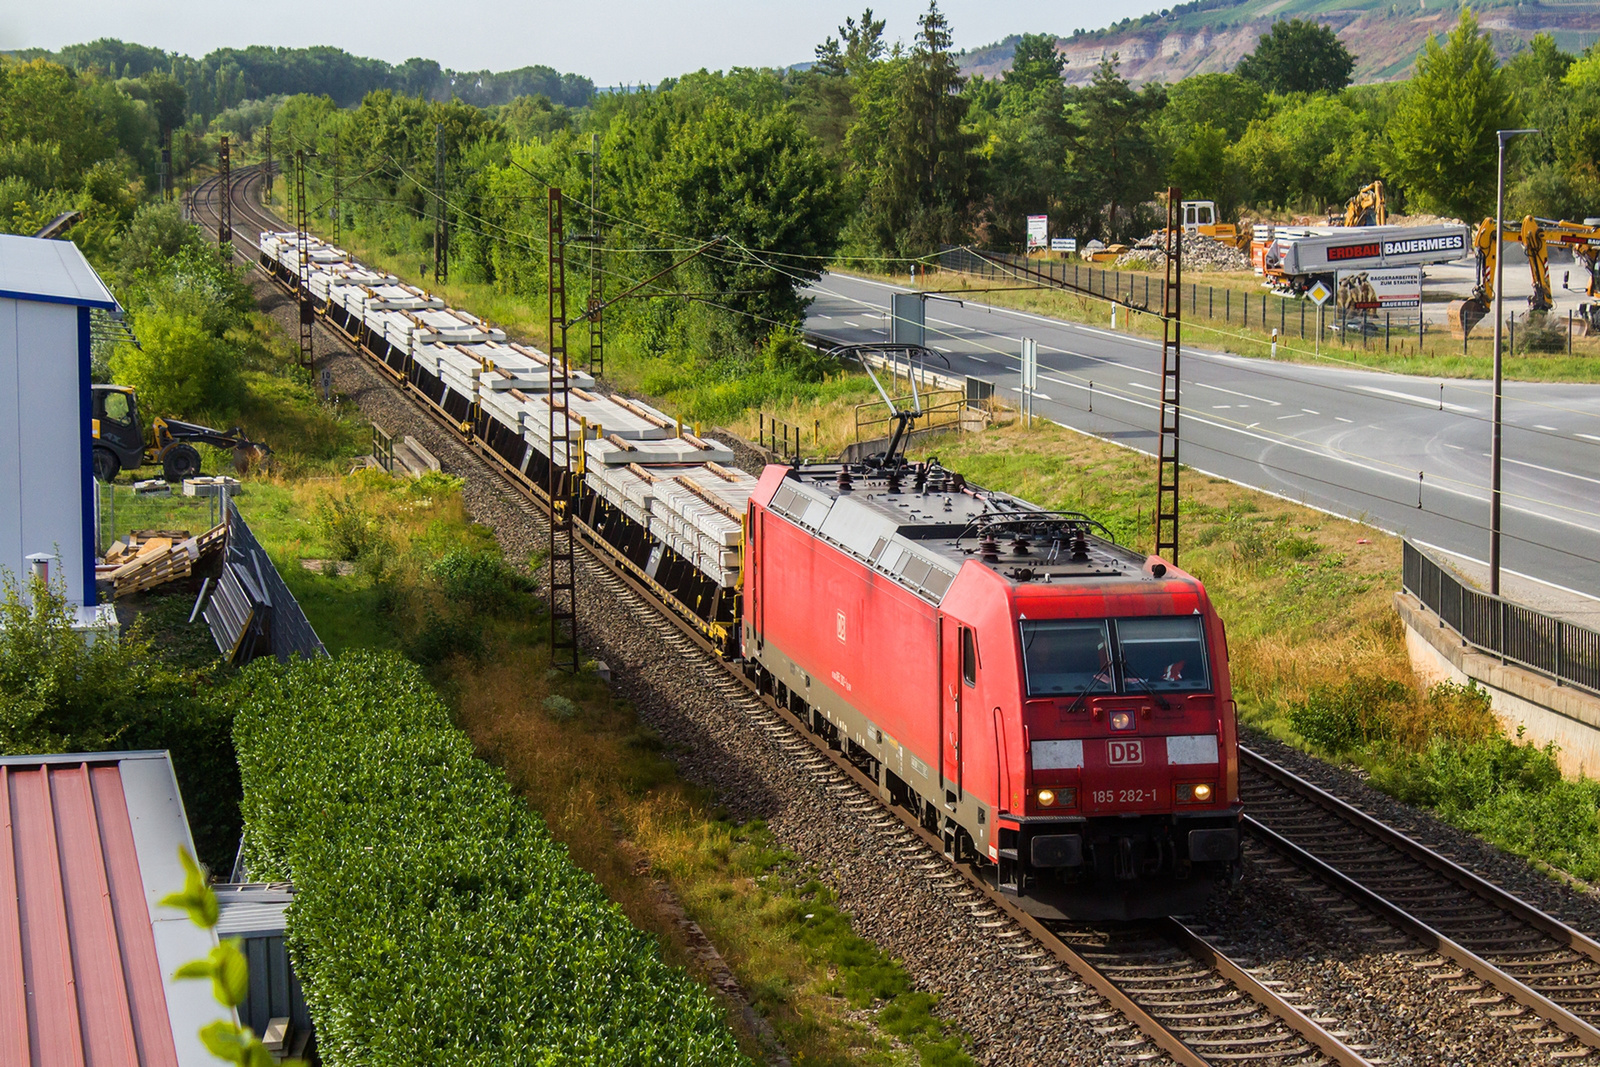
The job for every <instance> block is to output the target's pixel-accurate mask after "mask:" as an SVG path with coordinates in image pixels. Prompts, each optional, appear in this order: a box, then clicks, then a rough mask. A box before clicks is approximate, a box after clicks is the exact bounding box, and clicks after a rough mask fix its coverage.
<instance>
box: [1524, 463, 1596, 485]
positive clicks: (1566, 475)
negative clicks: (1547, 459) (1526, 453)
mask: <svg viewBox="0 0 1600 1067" xmlns="http://www.w3.org/2000/svg"><path fill="white" fill-rule="evenodd" d="M1500 461H1501V462H1502V463H1515V464H1516V465H1517V466H1519V467H1532V468H1533V469H1534V470H1536V471H1544V472H1545V473H1546V474H1559V475H1561V476H1562V477H1563V478H1576V479H1577V480H1578V481H1580V482H1588V483H1589V484H1590V485H1600V478H1589V477H1586V476H1585V475H1582V474H1573V473H1572V472H1571V471H1563V470H1557V469H1556V468H1554V467H1541V466H1539V464H1537V463H1529V462H1528V461H1527V460H1522V459H1512V458H1511V457H1509V456H1501V457H1500Z"/></svg>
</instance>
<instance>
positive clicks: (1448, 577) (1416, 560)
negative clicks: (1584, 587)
mask: <svg viewBox="0 0 1600 1067" xmlns="http://www.w3.org/2000/svg"><path fill="white" fill-rule="evenodd" d="M1401 585H1402V586H1403V587H1404V588H1405V591H1406V592H1408V593H1410V594H1411V595H1412V596H1414V597H1416V598H1417V599H1418V600H1419V601H1421V602H1422V606H1423V607H1425V608H1427V609H1428V610H1429V611H1431V612H1433V613H1434V614H1435V615H1438V616H1439V618H1440V620H1442V621H1443V622H1444V624H1445V625H1446V626H1448V627H1450V628H1451V629H1452V630H1454V631H1455V632H1456V633H1458V634H1460V635H1461V638H1462V640H1463V641H1465V642H1466V643H1467V644H1469V645H1471V646H1473V647H1474V648H1476V649H1478V650H1480V651H1482V652H1484V653H1487V654H1488V655H1491V656H1495V657H1498V658H1499V659H1500V661H1501V662H1502V663H1515V664H1516V665H1517V666H1519V667H1525V668H1527V669H1528V670H1530V671H1534V672H1535V673H1538V674H1542V675H1544V676H1545V677H1547V678H1550V679H1552V680H1553V681H1555V682H1556V683H1557V684H1558V685H1570V686H1573V687H1574V688H1577V689H1582V690H1585V691H1586V692H1590V693H1595V694H1597V695H1600V632H1597V631H1595V630H1591V629H1589V628H1588V627H1587V626H1579V625H1578V624H1577V623H1572V622H1567V621H1566V620H1565V619H1558V618H1556V617H1555V616H1553V615H1546V614H1545V613H1544V612H1542V611H1536V610H1534V609H1533V608H1529V607H1525V606H1523V605H1521V604H1514V603H1512V602H1511V601H1509V600H1507V599H1505V598H1504V597H1498V596H1491V595H1490V594H1488V593H1484V592H1481V591H1479V590H1477V589H1473V588H1470V587H1469V586H1467V585H1465V584H1464V583H1462V581H1461V580H1460V579H1459V578H1457V577H1456V576H1455V575H1454V574H1452V573H1451V572H1450V571H1449V570H1448V569H1447V568H1445V567H1443V566H1442V565H1440V564H1439V563H1437V562H1435V561H1434V560H1433V559H1431V558H1430V557H1429V556H1428V555H1427V553H1425V552H1423V551H1422V550H1421V549H1420V548H1418V547H1417V546H1415V545H1413V544H1412V543H1411V542H1410V541H1406V542H1404V550H1403V554H1402V557H1401Z"/></svg>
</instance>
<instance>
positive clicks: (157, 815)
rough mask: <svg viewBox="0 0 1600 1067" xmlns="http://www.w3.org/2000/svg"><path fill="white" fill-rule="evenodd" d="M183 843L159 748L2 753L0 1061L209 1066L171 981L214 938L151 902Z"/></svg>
mask: <svg viewBox="0 0 1600 1067" xmlns="http://www.w3.org/2000/svg"><path fill="white" fill-rule="evenodd" d="M180 847H183V848H187V849H189V851H190V852H191V853H192V852H193V851H194V840H193V839H192V838H191V837H190V835H189V823H188V820H187V818H186V817H185V815H184V811H183V799H182V797H180V796H179V793H178V782H177V779H176V778H175V777H174V775H173V772H172V761H171V760H170V759H169V758H168V756H167V754H166V753H165V752H100V753H92V754H75V755H61V756H7V757H0V1063H4V1064H72V1063H91V1064H93V1063H128V1064H133V1063H137V1064H144V1065H148V1067H191V1065H192V1067H202V1065H204V1067H212V1065H214V1064H215V1063H216V1062H217V1061H216V1059H215V1058H214V1057H212V1056H211V1054H210V1053H209V1052H207V1051H206V1048H205V1046H204V1045H203V1044H202V1043H201V1041H200V1037H199V1031H200V1029H201V1027H203V1026H206V1025H207V1024H209V1023H211V1022H212V1021H213V1020H216V1019H228V1020H230V1021H231V1020H233V1018H234V1013H233V1011H232V1010H230V1009H226V1008H223V1007H221V1006H219V1005H218V1004H217V1002H216V1001H215V1000H213V999H212V996H211V984H210V983H209V982H204V981H181V982H180V981H175V980H174V979H173V978H172V977H171V976H172V973H173V971H175V970H177V968H178V967H179V965H181V964H183V963H186V962H188V961H189V960H193V959H199V958H201V957H204V956H205V955H207V954H208V953H209V952H210V951H211V950H212V949H213V948H215V947H216V945H217V937H216V934H215V933H214V932H212V931H210V930H205V929H202V928H201V927H198V926H196V925H195V924H194V923H193V922H191V921H190V920H189V917H188V916H187V915H186V914H184V913H183V912H182V911H180V910H178V909H176V908H163V907H161V906H159V904H158V901H160V899H161V898H162V897H164V896H165V895H167V894H168V893H171V892H175V891H176V890H179V889H181V888H182V887H183V879H184V873H183V867H182V866H181V865H180V864H179V862H178V849H179V848H180Z"/></svg>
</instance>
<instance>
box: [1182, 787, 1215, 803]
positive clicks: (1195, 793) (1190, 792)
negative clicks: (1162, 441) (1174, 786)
mask: <svg viewBox="0 0 1600 1067" xmlns="http://www.w3.org/2000/svg"><path fill="white" fill-rule="evenodd" d="M1211 793H1212V789H1211V785H1210V783H1208V782H1184V783H1183V784H1181V785H1179V786H1178V803H1179V804H1204V803H1206V802H1207V801H1209V800H1210V799H1211Z"/></svg>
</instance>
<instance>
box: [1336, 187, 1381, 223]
mask: <svg viewBox="0 0 1600 1067" xmlns="http://www.w3.org/2000/svg"><path fill="white" fill-rule="evenodd" d="M1388 222H1389V207H1388V205H1387V204H1386V203H1384V199H1383V182H1381V181H1375V182H1373V183H1372V184H1371V185H1363V186H1362V187H1361V188H1360V189H1358V190H1356V195H1355V196H1352V197H1351V198H1350V199H1349V200H1348V201H1347V202H1346V203H1345V206H1344V224H1345V225H1346V226H1385V225H1388Z"/></svg>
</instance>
